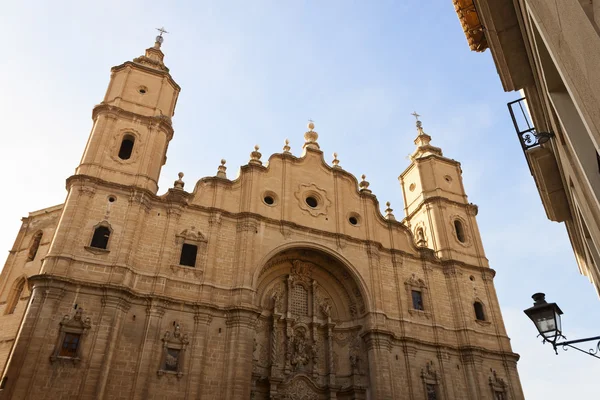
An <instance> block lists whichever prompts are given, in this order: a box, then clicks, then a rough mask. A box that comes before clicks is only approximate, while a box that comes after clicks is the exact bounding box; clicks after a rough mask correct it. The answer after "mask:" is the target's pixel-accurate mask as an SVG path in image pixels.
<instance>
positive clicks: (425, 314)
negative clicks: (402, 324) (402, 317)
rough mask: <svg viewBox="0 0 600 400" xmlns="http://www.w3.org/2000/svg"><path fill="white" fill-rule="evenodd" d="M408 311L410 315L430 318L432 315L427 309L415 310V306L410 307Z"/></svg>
mask: <svg viewBox="0 0 600 400" xmlns="http://www.w3.org/2000/svg"><path fill="white" fill-rule="evenodd" d="M408 312H409V313H410V315H418V316H420V317H425V318H429V317H431V312H429V311H425V310H415V309H414V308H409V309H408Z"/></svg>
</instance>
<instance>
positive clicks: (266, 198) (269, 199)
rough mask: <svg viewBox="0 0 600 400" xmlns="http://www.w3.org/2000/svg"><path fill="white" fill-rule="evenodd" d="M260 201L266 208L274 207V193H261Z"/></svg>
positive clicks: (275, 199)
mask: <svg viewBox="0 0 600 400" xmlns="http://www.w3.org/2000/svg"><path fill="white" fill-rule="evenodd" d="M262 196H263V198H262V201H263V203H265V204H266V205H268V206H274V205H275V203H277V196H276V195H275V193H273V192H271V191H268V192H264V193H263V195H262Z"/></svg>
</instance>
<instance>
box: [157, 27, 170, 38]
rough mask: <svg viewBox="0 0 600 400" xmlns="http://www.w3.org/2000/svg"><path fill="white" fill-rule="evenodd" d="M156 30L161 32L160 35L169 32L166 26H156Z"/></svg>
mask: <svg viewBox="0 0 600 400" xmlns="http://www.w3.org/2000/svg"><path fill="white" fill-rule="evenodd" d="M156 30H157V31H159V32H160V35H158V36H160V37H162V35H163V33H169V32H167V31H166V30H165V27H164V26H163V27H162V28H156Z"/></svg>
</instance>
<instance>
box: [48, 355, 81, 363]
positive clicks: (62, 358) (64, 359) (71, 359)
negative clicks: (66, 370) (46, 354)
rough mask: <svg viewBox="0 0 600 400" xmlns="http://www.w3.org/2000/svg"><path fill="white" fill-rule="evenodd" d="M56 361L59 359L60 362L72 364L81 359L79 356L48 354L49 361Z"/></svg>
mask: <svg viewBox="0 0 600 400" xmlns="http://www.w3.org/2000/svg"><path fill="white" fill-rule="evenodd" d="M56 361H59V362H61V363H65V362H72V363H73V364H75V365H77V364H79V362H80V361H81V358H79V357H65V356H50V362H51V363H53V362H56Z"/></svg>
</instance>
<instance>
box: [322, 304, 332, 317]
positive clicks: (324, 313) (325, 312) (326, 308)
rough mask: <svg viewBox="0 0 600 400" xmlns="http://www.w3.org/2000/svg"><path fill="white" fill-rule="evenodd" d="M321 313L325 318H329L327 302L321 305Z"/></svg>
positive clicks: (329, 307) (329, 311) (329, 305)
mask: <svg viewBox="0 0 600 400" xmlns="http://www.w3.org/2000/svg"><path fill="white" fill-rule="evenodd" d="M321 311H322V312H323V315H324V316H325V318H329V317H331V304H329V302H327V301H325V302H323V304H321Z"/></svg>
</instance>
